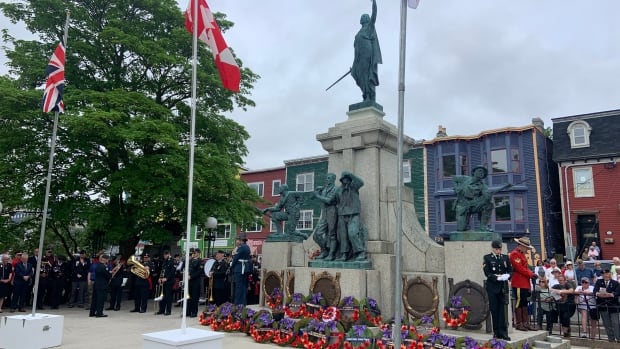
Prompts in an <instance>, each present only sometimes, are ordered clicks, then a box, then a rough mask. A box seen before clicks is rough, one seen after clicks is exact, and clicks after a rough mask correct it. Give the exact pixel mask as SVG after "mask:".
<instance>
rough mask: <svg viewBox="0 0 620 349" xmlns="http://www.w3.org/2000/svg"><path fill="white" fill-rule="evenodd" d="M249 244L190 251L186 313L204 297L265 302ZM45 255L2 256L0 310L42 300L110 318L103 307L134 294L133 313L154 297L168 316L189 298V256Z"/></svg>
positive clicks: (193, 312)
mask: <svg viewBox="0 0 620 349" xmlns="http://www.w3.org/2000/svg"><path fill="white" fill-rule="evenodd" d="M246 241H247V239H246V237H245V236H244V235H243V234H240V235H239V238H238V239H237V247H235V249H234V250H233V252H232V253H225V252H224V251H223V250H219V251H217V252H216V253H215V254H214V256H210V257H211V258H203V257H202V255H201V251H200V250H199V249H192V250H191V251H190V262H189V267H188V282H189V284H188V294H187V297H188V300H187V316H189V317H196V316H197V315H198V308H199V304H200V303H202V302H206V303H213V304H216V305H220V304H223V303H225V302H232V301H234V302H235V303H236V304H257V303H258V295H259V287H260V286H259V285H260V263H259V262H258V260H257V256H255V255H251V254H250V249H249V247H248V246H247V244H246ZM38 256H39V251H38V249H35V250H34V251H32V254H29V253H28V252H17V253H15V255H14V256H13V255H12V254H11V252H10V251H6V252H4V253H2V254H0V258H1V263H0V313H2V312H4V311H8V312H11V313H15V312H26V308H27V307H29V306H32V305H33V304H35V307H36V309H37V310H44V309H45V307H48V306H49V307H50V308H51V309H59V308H60V307H61V306H63V307H67V308H74V307H78V308H84V309H87V310H89V316H90V317H95V318H97V317H107V316H108V315H107V314H105V313H104V310H111V311H119V310H121V304H122V300H123V299H129V300H133V308H132V309H130V312H134V313H146V312H147V308H148V303H149V301H154V302H156V303H157V306H156V308H157V309H155V310H156V312H155V314H156V315H164V316H168V315H171V313H172V307H173V306H176V307H180V306H181V305H182V301H183V299H184V294H183V293H184V292H183V290H184V287H183V276H184V269H185V266H184V264H185V263H184V262H185V258H184V257H183V256H180V255H178V254H177V255H174V256H172V255H171V254H170V252H169V251H167V250H166V251H163V253H162V255H161V258H160V256H158V255H153V258H151V255H150V254H149V253H143V254H142V256H140V257H133V256H132V257H130V258H128V259H126V258H124V257H123V256H121V255H120V254H119V255H116V256H109V255H108V254H107V253H106V251H99V252H98V253H96V254H95V255H91V257H88V256H87V254H86V251H85V250H82V251H80V253H79V254H77V255H75V256H71V257H70V258H67V257H66V256H54V254H53V253H52V251H51V250H47V251H46V253H45V254H44V255H43V257H42V258H41V260H40V261H39V260H38ZM37 269H38V270H39V283H38V287H37V294H36V297H35V294H34V290H35V277H36V272H37ZM106 302H107V303H108V306H107V307H105V304H106ZM104 308H105V309H104Z"/></svg>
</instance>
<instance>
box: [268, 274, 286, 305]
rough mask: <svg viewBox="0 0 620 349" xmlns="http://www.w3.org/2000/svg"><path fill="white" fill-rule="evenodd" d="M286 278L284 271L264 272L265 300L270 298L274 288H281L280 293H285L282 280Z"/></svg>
mask: <svg viewBox="0 0 620 349" xmlns="http://www.w3.org/2000/svg"><path fill="white" fill-rule="evenodd" d="M283 277H284V271H283V270H281V271H280V272H276V271H273V270H272V271H267V270H265V271H264V272H263V294H264V295H265V298H266V297H268V296H269V295H270V294H271V293H272V292H273V289H274V288H279V289H280V292H282V291H283V288H282V286H283V285H282V279H283Z"/></svg>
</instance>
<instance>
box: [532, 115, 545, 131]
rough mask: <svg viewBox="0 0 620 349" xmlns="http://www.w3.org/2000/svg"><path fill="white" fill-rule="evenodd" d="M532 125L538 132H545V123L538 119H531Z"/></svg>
mask: <svg viewBox="0 0 620 349" xmlns="http://www.w3.org/2000/svg"><path fill="white" fill-rule="evenodd" d="M532 125H534V127H536V128H537V129H538V130H539V131H540V132H545V122H544V121H542V119H541V118H539V117H534V118H532Z"/></svg>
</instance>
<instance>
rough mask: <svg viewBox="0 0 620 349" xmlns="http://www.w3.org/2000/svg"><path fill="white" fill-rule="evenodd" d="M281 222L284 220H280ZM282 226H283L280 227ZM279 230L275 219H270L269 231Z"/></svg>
mask: <svg viewBox="0 0 620 349" xmlns="http://www.w3.org/2000/svg"><path fill="white" fill-rule="evenodd" d="M280 224H282V222H280ZM280 228H281V227H280ZM277 231H278V230H277V229H276V223H274V221H272V220H271V219H270V220H269V232H270V233H275V232H277Z"/></svg>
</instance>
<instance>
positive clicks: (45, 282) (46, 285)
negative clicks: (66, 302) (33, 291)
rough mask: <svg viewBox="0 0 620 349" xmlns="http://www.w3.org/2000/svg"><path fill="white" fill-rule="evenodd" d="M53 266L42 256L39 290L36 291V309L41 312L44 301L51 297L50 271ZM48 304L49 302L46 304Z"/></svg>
mask: <svg viewBox="0 0 620 349" xmlns="http://www.w3.org/2000/svg"><path fill="white" fill-rule="evenodd" d="M53 267H54V266H53V265H52V264H51V263H50V262H49V261H48V260H47V256H43V259H42V263H41V274H39V289H38V291H37V309H38V310H43V309H45V308H43V304H44V303H46V302H45V301H48V300H50V298H51V296H52V269H53ZM47 303H48V304H49V302H47Z"/></svg>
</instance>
